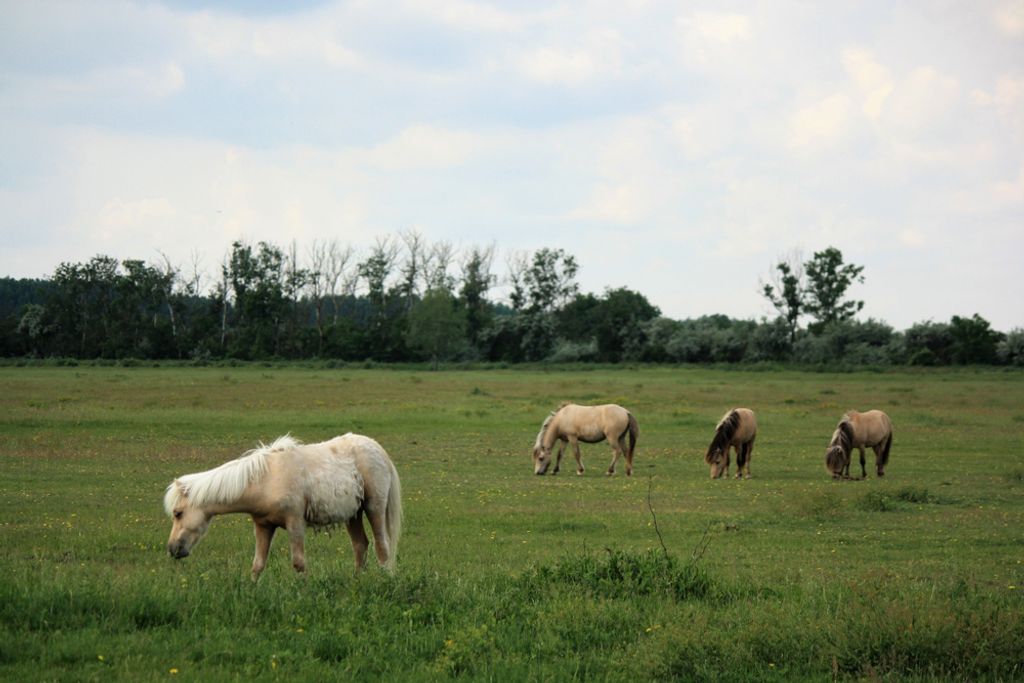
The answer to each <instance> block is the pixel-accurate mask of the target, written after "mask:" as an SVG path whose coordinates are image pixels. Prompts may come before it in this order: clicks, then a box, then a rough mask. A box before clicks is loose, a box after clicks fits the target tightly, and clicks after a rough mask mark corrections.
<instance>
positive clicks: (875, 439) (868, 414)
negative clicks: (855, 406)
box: [845, 410, 892, 446]
mask: <svg viewBox="0 0 1024 683" xmlns="http://www.w3.org/2000/svg"><path fill="white" fill-rule="evenodd" d="M845 419H847V420H849V421H850V422H851V423H852V424H853V425H854V428H855V432H856V435H857V438H858V440H859V441H860V442H861V443H863V444H865V445H867V446H874V445H876V444H879V443H881V442H882V441H884V440H885V439H887V438H888V437H889V435H890V434H892V420H890V419H889V416H888V415H886V414H885V413H884V412H882V411H881V410H868V411H865V412H863V413H860V412H857V411H855V410H851V411H850V412H848V413H847V414H846V416H845Z"/></svg>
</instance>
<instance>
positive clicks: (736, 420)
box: [704, 409, 740, 465]
mask: <svg viewBox="0 0 1024 683" xmlns="http://www.w3.org/2000/svg"><path fill="white" fill-rule="evenodd" d="M739 426H740V414H739V412H737V411H736V409H733V410H730V411H729V412H728V413H726V414H725V417H723V418H722V419H721V421H719V423H718V427H716V428H715V436H714V438H713V439H711V445H710V446H708V452H707V453H705V454H704V462H706V463H707V464H709V465H710V464H711V463H712V462H714V458H713V457H712V454H713V453H715V452H716V451H720V450H725V448H726V446H728V445H729V442H730V441H732V437H733V435H734V434H735V433H736V430H737V429H739Z"/></svg>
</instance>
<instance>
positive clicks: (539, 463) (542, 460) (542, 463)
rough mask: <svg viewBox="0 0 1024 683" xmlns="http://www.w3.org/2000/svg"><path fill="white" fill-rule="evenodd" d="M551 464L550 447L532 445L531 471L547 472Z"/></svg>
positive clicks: (537, 472) (535, 472) (536, 472)
mask: <svg viewBox="0 0 1024 683" xmlns="http://www.w3.org/2000/svg"><path fill="white" fill-rule="evenodd" d="M550 465H551V449H550V448H544V446H534V447H533V473H534V474H547V471H548V467H549V466H550Z"/></svg>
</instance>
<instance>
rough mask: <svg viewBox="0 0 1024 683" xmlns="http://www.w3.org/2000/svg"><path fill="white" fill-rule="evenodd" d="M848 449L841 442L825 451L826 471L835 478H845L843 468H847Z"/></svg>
mask: <svg viewBox="0 0 1024 683" xmlns="http://www.w3.org/2000/svg"><path fill="white" fill-rule="evenodd" d="M846 464H847V455H846V451H844V450H843V447H842V446H841V445H839V444H834V445H832V446H829V447H828V450H826V451H825V471H826V472H828V473H829V474H831V475H832V478H833V479H843V478H844V476H845V475H844V474H843V470H844V469H845V468H846Z"/></svg>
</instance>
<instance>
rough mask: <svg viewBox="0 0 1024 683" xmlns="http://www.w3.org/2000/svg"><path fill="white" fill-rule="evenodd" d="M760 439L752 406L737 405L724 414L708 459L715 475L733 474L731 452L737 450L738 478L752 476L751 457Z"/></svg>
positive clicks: (717, 476)
mask: <svg viewBox="0 0 1024 683" xmlns="http://www.w3.org/2000/svg"><path fill="white" fill-rule="evenodd" d="M756 438H757V418H756V417H755V416H754V411H753V410H750V409H749V408H734V409H732V410H730V411H729V412H727V413H726V414H725V415H723V416H722V419H721V420H719V421H718V426H717V427H715V436H714V438H713V439H711V445H710V446H708V451H707V453H705V454H704V462H706V463H707V464H708V465H710V466H711V478H712V479H718V478H719V477H721V476H722V474H723V473H724V474H725V476H726V477H728V476H729V451H730V449H732V448H735V449H736V478H737V479H739V478H741V477H745V478H747V479H750V459H751V456H752V453H753V451H754V439H756Z"/></svg>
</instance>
